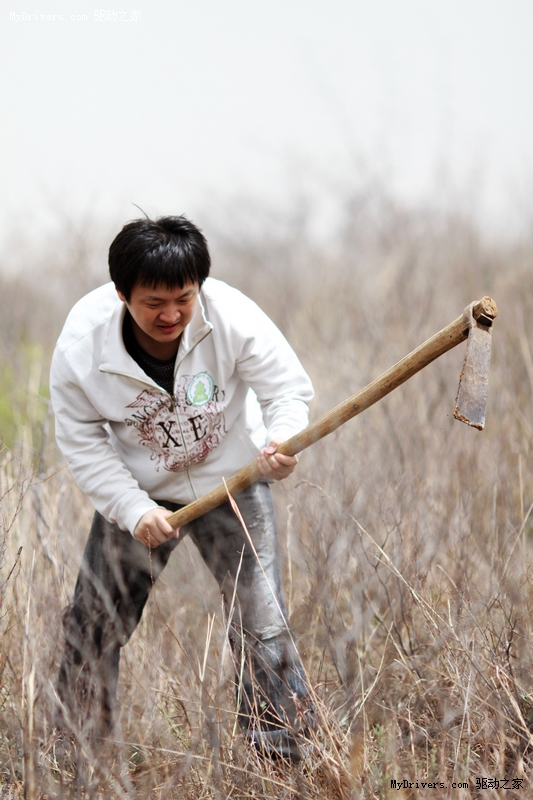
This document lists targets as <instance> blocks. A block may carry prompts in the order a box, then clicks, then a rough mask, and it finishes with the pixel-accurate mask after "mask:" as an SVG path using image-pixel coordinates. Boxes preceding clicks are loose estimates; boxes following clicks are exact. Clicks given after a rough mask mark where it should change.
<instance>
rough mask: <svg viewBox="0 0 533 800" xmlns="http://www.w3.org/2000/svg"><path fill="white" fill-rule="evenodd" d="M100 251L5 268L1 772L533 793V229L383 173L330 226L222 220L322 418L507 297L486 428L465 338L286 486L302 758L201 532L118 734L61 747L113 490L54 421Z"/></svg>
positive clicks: (227, 242) (158, 787)
mask: <svg viewBox="0 0 533 800" xmlns="http://www.w3.org/2000/svg"><path fill="white" fill-rule="evenodd" d="M197 221H199V220H197ZM199 222H201V221H199ZM98 246H99V247H100V250H98V252H103V249H102V247H101V242H99V245H98ZM97 249H98V248H97V247H96V244H95V245H94V251H96V250H97ZM94 251H93V250H91V243H90V241H89V243H87V242H85V245H84V247H81V246H80V247H78V248H77V249H76V248H75V247H74V246H73V247H72V248H71V250H68V248H67V251H65V253H64V255H63V257H62V258H63V261H62V262H61V263H58V262H57V260H56V261H54V262H53V265H51V264H52V262H51V259H50V255H47V254H46V253H42V254H40V255H39V257H37V255H36V256H35V260H34V267H33V272H32V275H33V278H32V281H31V282H30V281H29V280H26V282H24V280H23V279H22V278H21V279H19V280H18V282H17V283H16V284H15V283H14V282H13V281H9V280H8V279H7V278H4V279H2V280H3V285H2V290H1V292H0V303H1V304H2V310H1V315H0V318H1V321H0V332H1V335H2V341H3V344H2V348H3V349H2V358H3V367H2V370H3V371H2V373H1V377H2V381H3V389H2V391H3V394H2V395H1V397H0V399H1V402H0V414H1V415H3V416H0V420H2V421H3V424H4V425H5V432H4V436H5V445H4V447H3V450H2V452H1V454H0V459H1V462H2V466H1V474H0V501H1V511H0V524H1V529H0V567H1V571H0V592H1V602H2V606H1V616H0V708H1V717H0V797H1V798H5V800H7V799H8V798H10V799H11V798H13V800H14V799H15V798H22V797H26V798H29V800H37V799H38V798H43V799H44V798H50V800H51V799H52V798H71V797H72V798H85V797H86V798H94V800H96V798H105V799H106V800H111V798H113V800H115V798H117V799H118V798H120V799H121V800H126V798H127V800H134V798H135V800H136V799H137V798H139V800H140V799H141V798H142V800H145V799H146V800H148V798H150V800H152V798H153V800H174V798H191V800H192V799H194V800H199V799H200V798H232V799H234V800H244V798H321V800H326V799H327V800H329V799H330V798H342V799H343V800H344V799H347V798H376V797H377V798H390V797H401V798H415V797H427V798H432V799H433V798H434V799H435V800H437V799H438V798H448V797H453V798H470V797H478V798H481V800H485V798H486V800H489V798H495V797H508V798H512V797H533V789H531V788H530V786H531V776H532V774H533V629H532V628H533V568H532V560H531V557H532V555H533V512H532V507H533V241H531V240H528V241H526V240H524V241H522V242H517V243H514V244H513V245H510V244H506V245H502V244H500V245H498V244H494V243H490V242H488V241H485V240H484V239H483V237H482V236H481V235H480V234H479V233H478V232H477V231H476V229H475V227H474V226H473V225H472V224H471V223H469V222H468V220H465V219H464V218H461V217H460V215H457V216H455V217H454V216H451V215H438V214H429V213H425V212H421V211H412V212H407V211H404V210H402V209H399V208H397V207H395V206H394V204H392V203H391V202H390V201H387V200H386V199H384V198H381V199H378V200H373V199H372V198H371V197H361V198H356V199H354V200H353V201H352V202H351V203H349V204H347V207H346V214H345V220H344V223H343V225H342V226H341V229H340V232H339V235H338V236H337V237H336V238H335V241H333V242H330V243H329V244H328V245H327V246H325V245H319V244H316V243H313V240H312V238H310V237H309V236H308V235H307V232H306V226H305V224H304V223H302V224H300V226H298V225H295V226H294V227H291V226H290V225H287V226H286V227H283V226H282V225H277V224H275V222H274V221H270V222H267V221H265V223H264V226H263V228H262V229H261V226H259V227H258V228H256V229H254V233H253V234H249V235H248V236H247V235H245V234H243V233H242V232H241V234H240V235H239V237H235V236H233V235H230V234H226V235H223V234H222V233H221V234H220V235H219V237H218V239H217V240H216V242H214V245H213V254H214V270H213V274H214V276H215V277H220V278H224V279H227V280H228V281H229V282H231V283H232V284H234V285H236V286H238V287H239V288H241V289H242V290H243V291H244V292H246V293H247V294H249V295H250V296H252V297H253V298H254V299H255V300H257V301H258V302H259V303H260V305H261V306H262V307H263V308H264V310H265V311H266V312H267V313H268V314H270V316H271V317H272V318H273V319H274V320H275V321H276V322H277V324H278V325H279V326H280V327H281V328H282V330H283V331H284V332H285V334H286V336H287V337H288V339H289V341H290V342H291V343H292V344H293V346H294V348H295V349H296V351H297V352H298V354H299V356H300V358H301V360H302V361H303V363H304V365H305V367H306V368H307V370H308V371H309V373H310V375H311V377H312V379H313V381H314V384H315V389H316V400H315V402H314V405H313V408H312V417H313V418H316V417H317V416H319V414H321V413H323V412H325V411H326V410H328V409H329V408H330V407H332V406H333V405H335V404H336V403H338V402H340V401H341V400H343V399H345V398H346V397H348V396H349V395H351V394H353V393H354V392H355V391H357V390H358V389H360V388H362V387H363V386H364V385H365V384H367V383H368V382H369V381H370V380H372V379H373V378H375V377H377V376H378V375H379V374H380V373H381V372H383V371H384V370H385V369H387V368H388V367H389V366H390V365H392V364H393V363H394V362H395V361H397V360H399V359H400V358H402V357H403V356H404V355H405V354H406V353H407V352H409V351H410V350H411V349H413V348H414V347H416V346H417V345H418V344H420V343H421V342H422V341H424V340H425V339H426V338H428V337H429V336H430V335H432V334H433V333H435V332H436V331H437V330H439V329H440V328H442V327H444V326H445V325H447V324H448V323H449V322H451V321H452V320H453V319H455V318H456V317H458V316H459V315H460V314H461V313H462V310H463V308H464V307H465V306H466V305H467V304H468V303H469V302H470V301H472V300H474V299H479V298H480V297H482V296H483V295H485V294H488V295H490V296H492V297H493V298H494V299H495V300H496V302H497V304H498V307H499V311H500V314H499V317H498V319H497V321H496V323H495V326H494V342H493V363H492V373H491V381H490V390H489V407H488V413H487V426H486V429H485V431H483V432H481V433H480V432H478V431H476V430H474V429H471V428H468V427H466V426H465V425H462V424H460V423H459V422H456V421H454V420H453V405H454V399H455V392H456V389H457V383H458V378H459V374H460V371H461V365H462V359H463V355H464V345H462V346H459V347H458V348H456V350H454V351H452V352H450V353H448V354H446V355H445V356H443V357H442V358H441V359H439V360H438V361H437V362H435V363H434V364H432V365H430V366H429V367H427V368H426V369H425V370H424V371H423V372H422V373H420V374H419V375H417V376H415V377H414V378H413V379H411V381H409V382H408V383H407V384H405V385H404V386H403V387H400V388H399V389H398V390H396V392H394V393H393V394H392V395H391V396H390V397H388V398H387V399H385V400H383V401H381V402H380V403H379V404H378V405H376V406H375V407H373V408H371V409H369V410H368V411H366V412H365V413H364V414H363V415H361V416H360V417H357V418H356V419H355V420H352V421H351V422H349V423H347V424H346V425H345V426H344V427H342V428H340V429H339V430H338V431H337V432H336V433H334V434H332V435H331V436H330V437H329V438H328V439H326V440H324V441H322V442H320V443H318V444H317V445H315V446H313V447H312V448H311V449H309V450H308V451H306V453H305V455H303V456H302V458H301V462H300V464H299V467H298V470H297V471H296V473H295V474H294V475H293V476H291V478H290V479H289V480H288V481H286V482H285V483H284V485H280V486H275V487H274V495H275V501H276V505H277V509H278V512H279V523H280V524H279V528H280V536H281V546H282V555H283V579H284V591H285V597H286V601H287V606H288V612H289V616H290V623H291V626H292V628H293V630H294V633H295V635H296V638H297V641H298V643H299V648H300V651H301V654H302V657H303V660H304V664H305V668H306V670H307V674H308V676H309V680H310V683H311V685H312V687H313V690H314V693H315V695H316V706H317V714H318V726H317V729H316V731H315V732H313V734H312V741H310V743H309V748H308V751H307V756H306V758H305V759H304V761H303V762H302V763H301V764H300V765H297V766H292V765H290V764H285V763H283V762H278V763H275V762H274V763H271V762H265V761H263V760H261V759H260V758H259V757H258V756H257V755H256V754H255V753H254V752H253V751H251V750H250V749H248V748H247V746H246V744H245V743H244V741H243V739H242V736H241V734H240V732H239V729H238V727H237V726H236V723H235V715H234V686H233V671H232V663H231V658H230V651H229V649H228V647H227V644H226V636H225V629H224V621H223V616H222V614H221V602H220V597H219V594H218V590H217V587H216V585H215V582H214V579H213V578H212V577H211V575H210V574H209V573H208V572H207V570H206V568H205V567H204V565H203V563H202V562H201V560H200V558H199V556H198V554H197V553H196V552H195V550H194V547H193V545H192V544H191V543H190V542H188V541H187V540H185V541H184V543H183V544H181V545H180V547H179V548H178V549H177V551H176V552H175V553H174V555H173V557H172V559H171V562H170V564H169V567H168V568H167V570H166V572H165V573H164V574H163V576H162V577H161V579H160V580H159V582H158V584H157V586H156V588H155V589H154V591H153V594H152V597H151V598H150V601H149V604H148V607H147V610H146V613H145V615H144V617H143V620H142V622H141V624H140V626H139V628H138V629H137V631H136V632H135V634H134V636H133V637H132V640H131V642H130V643H129V644H128V645H127V646H126V647H125V648H124V651H123V653H122V662H121V678H120V685H119V695H120V725H119V727H118V729H117V730H116V732H115V737H114V738H113V740H112V741H109V742H107V743H106V744H104V745H103V746H102V748H101V749H100V750H98V752H96V751H95V750H94V749H92V748H91V747H90V746H89V745H87V744H86V745H82V747H81V755H80V757H79V759H78V760H77V761H74V760H72V759H68V758H67V759H62V758H61V756H60V753H59V750H58V747H57V741H56V739H55V736H54V732H53V730H52V728H51V721H50V720H51V713H52V709H53V706H54V680H55V673H56V670H57V666H58V662H59V658H60V656H61V647H62V629H61V611H62V608H63V607H64V606H65V605H66V604H67V603H68V602H69V599H70V598H71V596H72V591H73V586H74V581H75V578H76V574H77V568H78V565H79V562H80V559H81V554H82V550H83V547H84V541H85V538H86V535H87V530H88V525H89V523H90V519H91V515H92V510H91V505H90V503H89V502H88V500H87V499H86V498H85V497H84V496H83V495H82V494H81V493H80V491H79V490H78V489H77V487H76V486H75V484H74V483H73V481H72V479H71V477H70V476H69V473H68V471H67V469H66V468H65V467H64V466H63V464H62V462H61V459H60V457H59V455H58V453H57V451H56V450H55V447H54V444H53V431H52V421H51V419H50V412H49V409H48V404H47V400H46V389H45V387H46V365H47V361H48V358H49V351H50V347H51V346H52V343H53V340H54V338H55V336H56V335H57V333H58V330H59V328H60V326H61V323H62V319H63V318H64V314H65V312H66V309H67V306H68V305H69V304H70V303H71V301H72V300H73V299H75V297H76V295H79V294H81V293H82V292H83V291H85V289H86V288H87V286H89V285H91V281H92V282H93V283H94V282H95V281H97V280H98V269H96V270H95V271H93V272H91V269H92V267H91V268H90V264H91V263H92V261H91V259H92V260H93V261H94ZM69 259H70V261H69ZM37 274H38V275H40V276H41V278H42V280H41V279H39V280H38V281H37V282H36V280H35V278H36V275H37ZM103 274H104V273H103V271H102V273H101V275H102V276H103ZM47 276H55V278H54V280H52V279H51V278H50V277H47ZM78 277H79V280H78ZM82 277H83V279H82ZM37 283H38V284H39V285H37ZM37 345H38V346H37ZM228 477H229V476H228ZM392 781H398V782H400V781H405V783H402V784H401V788H394V785H393V784H392V783H391V782H392ZM417 782H418V785H417ZM409 783H412V786H411V787H409V785H408V784H409ZM391 787H392V788H391ZM498 787H499V788H498Z"/></svg>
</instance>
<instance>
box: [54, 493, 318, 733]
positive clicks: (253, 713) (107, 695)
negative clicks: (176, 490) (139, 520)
mask: <svg viewBox="0 0 533 800" xmlns="http://www.w3.org/2000/svg"><path fill="white" fill-rule="evenodd" d="M158 502H159V503H160V504H161V505H165V506H167V507H168V508H169V509H170V510H176V509H177V508H179V507H180V506H178V505H176V504H173V503H163V502H161V501H158ZM236 502H237V505H238V506H239V509H240V512H241V514H242V516H243V519H244V521H245V523H246V526H247V529H248V532H249V534H250V537H251V539H252V541H253V543H254V547H255V550H256V552H257V556H258V557H259V559H260V561H261V566H262V569H261V566H260V565H259V563H258V560H257V557H256V555H255V554H254V553H253V550H252V547H251V545H250V542H249V540H248V537H247V536H246V534H245V532H244V530H243V528H242V526H241V524H240V522H239V520H238V519H237V517H236V516H235V513H234V512H233V510H232V509H231V507H230V505H229V503H224V505H222V506H219V508H216V509H214V510H213V511H210V512H209V513H207V514H205V515H204V516H203V517H200V518H199V519H197V520H194V521H193V522H191V523H189V524H188V525H186V526H184V528H183V529H182V536H183V535H185V534H188V535H189V536H190V537H191V538H192V540H193V542H194V543H195V545H196V546H197V548H198V550H199V551H200V554H201V555H202V557H203V559H204V561H205V563H206V564H207V566H208V567H209V569H210V570H211V572H212V573H213V575H214V576H215V578H216V580H217V581H218V584H219V586H220V589H221V591H222V594H223V597H224V601H225V604H226V609H227V611H228V612H229V605H230V604H231V601H232V598H233V596H234V593H235V595H236V603H235V608H234V611H233V614H232V621H231V625H230V639H231V642H232V646H233V653H234V660H235V665H236V685H237V695H238V697H240V704H239V708H238V713H239V718H240V721H241V724H242V726H243V727H244V728H245V729H247V730H249V731H250V732H252V731H255V730H263V731H265V730H267V731H268V730H276V729H284V730H287V729H288V730H297V729H299V728H301V727H305V724H306V710H310V709H311V704H310V700H309V688H308V686H307V684H306V682H305V678H304V673H303V668H302V664H301V661H300V658H299V656H298V653H297V651H296V648H295V646H294V643H293V640H292V637H291V634H290V632H289V630H288V629H287V627H286V624H285V622H284V619H283V617H285V619H286V610H285V605H284V602H283V598H282V594H281V586H280V576H279V557H278V543H277V531H276V525H275V519H274V509H273V505H272V497H271V494H270V489H269V487H268V485H266V484H264V483H256V484H254V485H252V486H250V487H249V488H248V489H245V490H244V491H243V492H241V494H239V495H238V496H237V498H236ZM178 544H179V541H178V540H177V539H173V540H170V541H168V542H165V543H164V544H161V545H159V547H157V548H155V549H154V550H152V551H151V553H149V551H148V548H146V547H145V546H144V545H143V544H141V543H140V542H138V541H137V540H136V539H134V538H133V537H132V536H131V534H130V533H128V532H124V531H121V530H120V529H119V528H118V527H117V526H116V525H112V524H111V523H109V522H107V521H106V520H105V519H104V518H103V517H102V516H101V515H100V514H99V513H98V512H97V513H96V514H95V516H94V520H93V524H92V528H91V532H90V535H89V539H88V541H87V545H86V548H85V552H84V555H83V560H82V564H81V568H80V572H79V576H78V580H77V583H76V588H75V592H74V599H73V602H72V603H71V604H70V605H69V606H68V607H67V609H66V610H65V612H64V616H63V626H64V631H65V650H64V655H63V660H62V662H61V666H60V669H59V676H58V682H57V689H58V695H59V698H60V700H61V702H62V707H61V709H60V713H59V723H60V724H62V725H67V726H68V727H70V728H72V729H73V730H76V729H79V730H81V731H83V733H84V735H89V736H96V737H100V736H106V735H108V734H109V733H110V731H111V729H112V727H113V724H114V720H115V712H116V688H117V680H118V670H119V659H120V648H121V647H123V646H124V645H125V644H126V642H127V641H128V640H129V638H130V636H131V634H132V633H133V631H134V630H135V627H136V626H137V623H138V622H139V620H140V618H141V615H142V612H143V608H144V605H145V603H146V601H147V599H148V595H149V593H150V590H151V588H152V585H153V583H154V581H155V580H156V579H157V577H158V575H159V574H160V573H161V571H162V570H163V568H164V567H165V565H166V563H167V561H168V559H169V557H170V554H171V552H172V551H173V550H174V548H175V547H176V546H177V545H178ZM237 573H238V579H237V580H236V576H237ZM265 576H266V577H265ZM235 585H236V586H235ZM243 659H244V663H243Z"/></svg>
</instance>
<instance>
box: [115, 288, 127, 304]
mask: <svg viewBox="0 0 533 800" xmlns="http://www.w3.org/2000/svg"><path fill="white" fill-rule="evenodd" d="M115 289H117V287H116V285H115ZM117 294H118V296H119V299H120V300H122V302H123V303H127V302H128V301H127V300H126V298H125V297H124V295H123V294H122V292H121V291H120V289H117Z"/></svg>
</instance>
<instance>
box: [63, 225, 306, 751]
mask: <svg viewBox="0 0 533 800" xmlns="http://www.w3.org/2000/svg"><path fill="white" fill-rule="evenodd" d="M109 270H110V275H111V280H112V283H109V284H106V285H105V286H102V287H100V288H99V289H96V290H95V291H93V292H91V293H90V294H88V295H87V296H86V297H84V298H82V299H81V300H80V301H79V302H78V303H77V304H76V305H75V306H74V308H73V309H72V311H71V312H70V314H69V316H68V318H67V321H66V323H65V327H64V329H63V332H62V334H61V336H60V338H59V341H58V343H57V346H56V350H55V352H54V358H53V362H52V371H51V393H52V403H53V407H54V412H55V416H56V436H57V441H58V444H59V446H60V448H61V451H62V452H63V454H64V456H65V458H66V459H67V461H68V463H69V466H70V469H71V471H72V474H73V475H74V477H75V479H76V481H77V482H78V484H79V485H80V487H81V488H82V489H83V491H85V492H86V494H87V495H88V496H89V497H90V498H91V500H92V501H93V503H94V506H95V508H96V513H95V516H94V520H93V524H92V528H91V532H90V535H89V539H88V542H87V546H86V549H85V553H84V556H83V561H82V565H81V568H80V573H79V576H78V581H77V584H76V589H75V594H74V600H73V602H72V603H71V605H70V606H69V607H68V608H67V610H66V612H65V615H64V628H65V651H64V656H63V660H62V663H61V666H60V670H59V677H58V687H57V688H58V695H59V698H60V700H61V713H60V719H61V724H62V725H66V726H70V728H71V729H72V730H77V729H78V728H81V729H83V732H84V733H85V734H87V735H93V736H105V735H107V734H108V733H109V732H110V730H111V729H112V726H113V722H114V717H115V700H116V697H115V696H116V685H117V678H118V667H119V658H120V648H121V647H122V646H124V645H125V644H126V642H127V641H128V639H129V637H130V636H131V634H132V633H133V630H134V629H135V627H136V625H137V623H138V622H139V620H140V617H141V614H142V610H143V607H144V605H145V603H146V600H147V598H148V594H149V592H150V589H151V587H152V585H153V582H154V580H155V579H156V578H157V576H158V575H159V573H160V572H161V570H162V569H163V568H164V566H165V564H166V563H167V561H168V558H169V556H170V553H171V552H172V550H173V549H174V547H175V546H176V545H177V544H178V536H181V537H183V535H184V534H188V535H189V536H190V537H191V538H192V540H193V541H194V543H195V544H196V546H197V547H198V549H199V551H200V553H201V555H202V557H203V558H204V560H205V562H206V564H207V566H208V567H209V569H210V570H211V571H212V573H213V574H214V576H215V578H216V579H217V581H218V583H219V586H220V588H221V591H222V593H223V595H224V598H225V601H226V607H227V608H228V611H229V606H230V604H231V600H232V597H233V595H234V594H235V595H236V599H237V603H236V608H235V610H234V612H233V619H232V624H231V638H232V644H233V650H234V658H235V661H236V672H237V676H238V678H237V682H238V683H239V681H240V690H239V696H240V697H241V703H240V707H239V709H238V711H239V718H240V720H241V723H242V725H243V727H244V729H245V731H246V733H247V736H248V737H249V739H250V740H251V741H252V742H253V743H254V744H256V746H258V747H260V748H261V749H262V750H263V751H265V752H267V753H269V754H271V755H281V756H286V757H292V758H295V759H297V758H298V757H299V751H298V742H297V740H298V736H297V733H298V731H299V730H302V729H303V728H305V726H306V724H308V722H309V715H310V708H311V704H310V702H309V697H308V694H309V689H308V686H307V685H306V682H305V678H304V673H303V669H302V665H301V662H300V659H299V656H298V653H297V651H296V649H295V646H294V641H293V639H292V636H291V634H290V632H289V631H288V629H287V626H286V612H285V607H284V604H283V599H282V595H281V588H280V580H279V565H278V552H277V534H276V527H275V520H274V513H273V508H272V500H271V497H270V489H269V486H268V482H269V481H272V480H280V479H283V478H285V477H287V476H288V475H289V474H290V473H291V472H292V471H293V470H294V468H295V465H296V463H297V459H296V458H294V457H289V456H284V455H281V454H279V453H276V452H275V450H276V447H277V445H278V444H279V443H280V442H281V441H283V440H284V439H287V438H288V437H290V436H291V435H293V434H294V433H297V432H298V431H300V430H302V429H303V428H304V427H305V426H306V424H307V419H308V404H309V402H310V400H311V399H312V395H313V392H312V387H311V383H310V381H309V378H308V376H307V375H306V373H305V372H304V370H303V368H302V366H301V364H300V363H299V361H298V359H297V357H296V355H295V354H294V352H293V351H292V349H291V348H290V346H289V345H288V343H287V342H286V340H285V339H284V337H283V336H282V334H281V333H280V331H279V330H278V329H277V328H276V327H275V326H274V324H273V323H272V322H271V321H270V320H269V319H268V317H266V315H265V314H264V313H263V312H262V311H261V310H260V309H259V308H258V307H257V306H256V305H255V303H253V302H252V301H251V300H249V299H248V298H246V297H245V296H244V295H242V294H241V293H240V292H238V291H237V290H235V289H233V288H231V287H229V286H228V285H227V284H225V283H222V282H221V281H217V280H214V279H212V278H209V277H208V275H209V270H210V257H209V251H208V248H207V243H206V241H205V238H204V237H203V235H202V233H201V232H200V230H199V229H198V228H197V227H196V226H195V225H193V224H192V223H191V222H190V221H188V220H187V219H185V218H184V217H162V218H160V219H158V220H155V221H152V220H148V219H140V220H135V221H133V222H131V223H129V224H128V225H126V226H125V227H124V228H123V229H122V231H121V232H120V233H119V234H118V236H117V237H116V238H115V240H114V241H113V243H112V244H111V247H110V250H109ZM254 457H256V458H257V459H258V465H259V469H260V471H261V474H262V475H263V476H264V479H263V481H260V482H258V483H256V484H254V485H253V486H251V487H249V488H248V489H246V490H245V491H243V492H242V493H241V494H240V495H238V497H237V504H238V506H239V508H240V511H241V514H242V516H243V518H244V521H245V523H246V525H247V528H248V531H249V534H250V536H251V538H252V541H253V544H254V547H253V548H252V547H251V545H250V543H249V540H248V539H247V537H246V534H245V532H244V530H243V528H242V526H241V524H240V523H239V521H238V519H237V517H236V515H235V514H234V512H233V511H232V509H231V507H230V505H229V503H225V504H224V505H223V506H220V507H219V508H217V509H214V510H213V511H211V512H209V513H208V514H205V515H204V516H203V517H201V518H200V519H198V520H196V521H194V522H192V523H190V524H188V525H187V526H184V528H183V531H181V534H180V532H179V531H177V530H174V529H172V527H171V526H170V524H169V523H168V522H167V517H168V516H169V511H174V510H176V509H177V508H180V507H181V506H182V505H184V504H187V503H189V502H190V501H192V500H194V499H196V498H197V497H199V496H201V495H202V494H204V493H205V492H207V491H209V490H211V489H213V488H215V487H216V486H218V485H219V484H220V483H221V481H222V478H223V477H230V476H231V475H232V474H233V473H234V472H236V471H237V470H239V469H240V468H241V467H243V466H244V465H245V464H247V463H249V461H250V460H252V459H253V458H254ZM254 550H255V551H256V554H257V555H255V554H254V552H253V551H254ZM258 559H259V561H260V562H261V563H258ZM242 653H244V654H245V655H244V659H245V663H244V664H243V665H242V669H241V665H240V664H239V660H240V658H241V654H242Z"/></svg>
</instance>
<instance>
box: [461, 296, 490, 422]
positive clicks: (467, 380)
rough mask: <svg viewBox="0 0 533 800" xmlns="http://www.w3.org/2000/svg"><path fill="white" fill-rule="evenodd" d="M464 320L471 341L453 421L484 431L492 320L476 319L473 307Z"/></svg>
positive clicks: (468, 345) (465, 314) (467, 345)
mask: <svg viewBox="0 0 533 800" xmlns="http://www.w3.org/2000/svg"><path fill="white" fill-rule="evenodd" d="M463 316H464V318H465V322H466V324H467V325H468V340H467V343H466V354H465V360H464V363H463V370H462V372H461V377H460V378H459V388H458V390H457V397H456V399H455V412H454V417H455V419H458V420H460V421H461V422H465V423H466V424H467V425H470V426H471V427H472V428H477V429H478V430H480V431H482V430H483V428H484V427H485V412H486V409H487V396H488V389H489V369H490V351H491V346H492V320H491V319H490V318H489V317H486V316H484V315H481V316H480V317H479V318H478V319H477V320H476V319H474V315H473V304H471V305H469V306H467V308H465V310H464V314H463Z"/></svg>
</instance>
